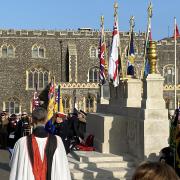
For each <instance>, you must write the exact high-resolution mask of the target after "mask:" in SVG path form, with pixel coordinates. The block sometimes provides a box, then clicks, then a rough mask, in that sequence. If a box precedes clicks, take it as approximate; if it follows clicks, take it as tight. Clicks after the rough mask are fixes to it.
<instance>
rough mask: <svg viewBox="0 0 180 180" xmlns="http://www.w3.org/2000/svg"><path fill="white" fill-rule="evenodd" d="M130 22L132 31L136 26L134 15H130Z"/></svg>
mask: <svg viewBox="0 0 180 180" xmlns="http://www.w3.org/2000/svg"><path fill="white" fill-rule="evenodd" d="M129 24H130V30H131V31H132V30H133V29H134V27H135V17H134V16H131V17H130V20H129Z"/></svg>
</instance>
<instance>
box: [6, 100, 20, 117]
mask: <svg viewBox="0 0 180 180" xmlns="http://www.w3.org/2000/svg"><path fill="white" fill-rule="evenodd" d="M4 109H5V110H6V111H7V112H9V113H10V114H14V113H15V114H18V113H20V102H19V100H18V99H16V98H10V99H9V100H8V101H6V102H5V107H4Z"/></svg>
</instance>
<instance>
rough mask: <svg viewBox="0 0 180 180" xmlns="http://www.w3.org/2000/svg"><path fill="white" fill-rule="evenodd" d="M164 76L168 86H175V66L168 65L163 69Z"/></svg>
mask: <svg viewBox="0 0 180 180" xmlns="http://www.w3.org/2000/svg"><path fill="white" fill-rule="evenodd" d="M163 76H164V78H165V81H164V83H165V84H167V85H171V84H172V85H173V84H174V80H175V72H174V65H166V66H165V67H164V68H163Z"/></svg>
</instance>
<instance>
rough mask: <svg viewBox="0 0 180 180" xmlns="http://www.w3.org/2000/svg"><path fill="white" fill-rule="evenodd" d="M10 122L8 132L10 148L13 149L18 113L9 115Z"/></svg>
mask: <svg viewBox="0 0 180 180" xmlns="http://www.w3.org/2000/svg"><path fill="white" fill-rule="evenodd" d="M8 120H9V123H8V125H7V132H8V148H9V149H13V147H14V144H15V142H16V140H15V131H16V127H17V116H16V114H12V115H11V116H10V117H9V119H8Z"/></svg>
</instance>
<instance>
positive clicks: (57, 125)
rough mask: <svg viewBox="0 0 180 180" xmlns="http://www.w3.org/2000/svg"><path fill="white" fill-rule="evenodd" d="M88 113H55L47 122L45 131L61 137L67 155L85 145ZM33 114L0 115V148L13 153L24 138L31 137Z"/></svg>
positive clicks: (76, 111)
mask: <svg viewBox="0 0 180 180" xmlns="http://www.w3.org/2000/svg"><path fill="white" fill-rule="evenodd" d="M86 115H87V114H86V113H85V112H84V111H82V110H80V111H78V110H76V109H75V111H74V112H73V113H69V114H68V115H65V114H63V113H60V112H58V113H55V114H54V116H53V117H52V118H51V119H50V120H49V121H47V123H46V125H45V129H46V130H47V132H49V133H50V134H53V135H58V136H60V137H61V139H62V141H63V143H64V146H65V149H66V153H69V152H70V151H71V150H73V149H75V148H76V144H79V143H83V142H84V138H85V131H86ZM33 126H34V125H33V123H32V117H31V114H27V113H26V112H23V113H22V114H11V115H10V114H9V113H8V112H6V111H3V112H2V113H1V114H0V148H2V149H7V148H8V150H9V151H10V152H12V149H13V147H14V145H15V143H16V142H17V141H18V139H20V138H21V137H23V136H27V135H30V134H31V133H32V130H33V128H34V127H33Z"/></svg>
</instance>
